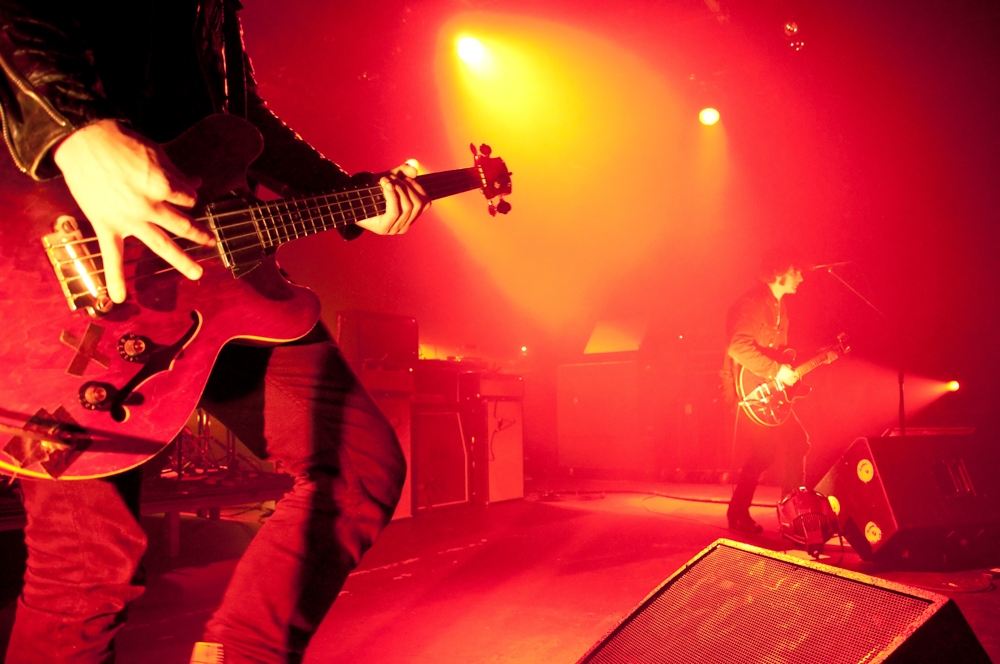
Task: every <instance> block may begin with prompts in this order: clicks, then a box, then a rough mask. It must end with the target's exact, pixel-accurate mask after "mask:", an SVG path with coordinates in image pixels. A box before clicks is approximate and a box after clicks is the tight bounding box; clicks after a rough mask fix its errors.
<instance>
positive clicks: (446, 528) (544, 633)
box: [0, 478, 1000, 664]
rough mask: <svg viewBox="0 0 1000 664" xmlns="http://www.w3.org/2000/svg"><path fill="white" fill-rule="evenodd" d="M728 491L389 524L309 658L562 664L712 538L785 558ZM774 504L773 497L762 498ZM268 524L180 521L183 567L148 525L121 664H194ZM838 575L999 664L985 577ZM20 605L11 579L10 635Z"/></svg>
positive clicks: (578, 493)
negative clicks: (910, 597)
mask: <svg viewBox="0 0 1000 664" xmlns="http://www.w3.org/2000/svg"><path fill="white" fill-rule="evenodd" d="M657 493H659V494H667V495H670V496H682V497H688V498H694V499H699V500H707V501H711V500H716V501H718V502H694V501H688V500H678V499H675V498H668V497H663V496H662V495H655V494H657ZM728 495H729V487H726V486H717V485H676V484H673V485H671V484H663V483H640V482H629V481H614V482H612V481H596V480H589V481H583V480H574V479H571V478H564V479H560V480H557V481H548V482H546V483H544V485H542V483H538V484H537V485H535V486H530V487H529V495H528V497H527V498H526V499H525V500H517V501H510V502H505V503H499V504H495V505H491V506H489V507H485V508H483V507H473V506H458V507H448V508H438V509H436V510H431V511H429V512H427V513H422V514H420V515H418V516H417V517H416V518H412V519H405V520H400V521H395V522H393V523H392V524H390V526H389V527H388V529H387V530H386V531H385V533H384V534H383V536H382V537H381V538H380V539H379V541H378V542H377V543H376V545H375V547H374V548H373V549H372V551H371V552H370V553H369V555H368V556H367V557H366V558H365V560H364V563H363V564H362V566H361V567H360V568H359V569H358V570H356V571H355V572H354V573H353V574H352V575H351V576H350V578H349V579H348V581H347V584H346V585H345V587H344V590H343V592H342V593H341V596H340V597H339V598H338V600H337V602H336V604H335V605H334V608H333V610H332V611H331V612H330V614H329V615H328V616H327V619H326V621H325V622H324V623H323V625H322V627H321V629H320V630H319V632H318V634H317V635H316V637H315V638H314V640H313V642H312V645H311V646H310V650H309V652H308V653H307V656H306V658H305V662H306V663H307V664H310V663H311V664H320V663H324V664H325V663H329V662H378V663H383V662H384V663H387V664H389V663H399V664H404V663H405V664H419V663H425V662H426V663H431V662H434V663H441V662H484V663H485V662H489V663H491V664H497V663H507V662H510V663H525V664H527V663H531V664H536V663H541V662H546V663H549V662H552V663H560V662H565V663H567V664H571V663H572V662H575V661H576V660H577V659H578V658H579V657H580V656H581V655H583V653H585V652H586V651H587V650H588V649H589V648H590V647H591V646H592V645H593V644H594V643H595V642H596V641H597V640H599V639H600V638H601V637H602V636H603V635H604V634H606V633H607V631H608V630H609V629H610V628H612V627H613V626H614V625H615V624H616V623H617V622H618V621H619V620H620V619H621V618H623V617H624V616H625V615H626V614H628V613H629V612H630V611H631V610H632V609H633V608H634V607H635V605H636V604H637V603H638V602H639V601H640V600H641V599H643V598H644V597H645V596H646V595H647V594H648V593H649V592H650V591H651V590H653V588H655V587H656V586H657V585H659V584H660V583H661V582H662V581H663V580H664V579H665V578H666V577H668V576H669V575H670V574H672V573H673V572H674V571H676V570H677V569H678V568H679V567H680V566H681V565H683V564H684V563H685V562H687V561H688V560H689V559H690V558H691V557H692V556H694V555H695V554H696V553H697V552H699V551H700V550H702V549H703V548H705V547H706V546H707V545H708V544H710V543H711V542H713V541H715V540H716V539H718V538H720V537H726V538H730V539H737V540H741V541H745V542H748V543H751V544H755V545H758V546H762V547H765V548H769V549H774V550H782V551H785V550H788V549H789V545H788V544H787V543H786V542H784V541H783V540H782V539H781V538H780V537H779V535H778V532H777V520H776V518H775V514H774V510H773V509H772V508H763V507H761V508H754V511H753V514H754V517H755V518H756V519H757V520H758V521H760V522H761V523H762V524H764V525H765V527H766V530H765V532H764V533H763V534H762V535H760V536H755V537H739V536H737V535H736V534H735V533H732V532H731V531H729V530H727V529H726V520H725V505H724V501H725V500H726V499H727V498H728ZM776 498H777V491H776V490H775V489H773V488H770V487H761V489H760V490H759V492H758V496H757V499H758V501H759V502H770V501H774V500H775V499H776ZM261 514H262V513H261V511H260V510H259V509H252V508H248V509H246V510H226V511H224V516H225V517H226V518H224V519H223V520H220V521H210V520H205V519H197V518H194V517H191V518H184V519H182V521H181V551H180V556H179V557H177V558H170V557H169V556H168V555H167V548H166V539H165V530H166V529H165V524H164V522H163V519H161V518H158V517H146V518H145V523H146V525H147V530H148V531H149V533H150V553H149V555H148V557H147V562H146V568H147V571H148V574H149V576H148V589H147V591H146V593H145V595H144V596H143V597H142V598H140V599H139V600H138V601H137V602H136V603H135V605H134V607H133V609H132V611H131V615H130V618H129V622H128V625H127V626H126V628H125V629H124V630H123V631H122V633H121V635H120V637H119V641H118V647H119V659H118V661H119V662H121V663H124V664H131V663H133V662H135V663H139V662H142V663H144V664H147V663H148V664H159V663H163V664H183V663H185V662H187V657H188V655H189V653H190V650H191V645H192V644H193V642H194V641H196V640H197V639H198V637H199V636H200V629H201V625H202V624H203V623H204V621H205V620H206V619H207V618H208V616H209V614H210V612H211V610H212V608H213V607H214V606H215V604H216V603H217V602H218V601H219V599H220V597H221V594H222V591H223V588H224V587H225V583H226V581H227V579H228V577H229V575H230V574H231V572H232V569H233V566H234V565H235V560H236V558H237V556H238V555H239V554H240V552H241V551H242V550H243V548H244V547H245V546H246V544H247V542H248V541H249V538H250V537H251V536H252V534H253V532H255V530H256V528H257V527H258V524H259V518H260V516H261ZM8 548H9V547H8ZM828 553H829V554H832V555H830V556H826V555H825V556H824V557H823V559H822V560H821V562H827V563H836V562H838V559H839V558H840V551H839V548H837V547H832V548H828ZM801 555H802V556H804V555H805V554H804V553H802V554H801ZM840 566H842V567H845V568H848V569H852V570H855V571H862V572H865V573H869V574H873V575H876V576H882V577H884V578H888V579H891V580H893V581H897V582H900V583H904V584H908V585H917V586H921V587H924V588H927V589H929V590H933V591H935V592H939V593H942V594H945V595H949V596H951V597H953V598H954V599H955V601H956V602H957V603H958V605H959V607H960V608H961V610H962V612H963V614H964V615H965V617H966V619H967V620H968V621H969V623H970V625H971V626H972V629H973V631H974V632H975V633H976V635H977V636H978V637H979V639H980V642H981V643H982V644H983V646H984V648H985V649H986V650H987V652H988V653H989V654H990V656H991V657H992V658H993V660H994V661H996V662H1000V623H998V621H997V620H996V619H997V617H998V616H1000V592H997V591H996V590H995V589H993V586H992V584H991V583H990V582H989V580H988V576H987V575H984V572H986V570H983V569H977V570H966V571H960V572H951V573H929V572H923V573H917V572H902V571H879V570H876V569H874V568H872V567H871V566H870V565H867V564H865V563H862V562H861V561H860V560H859V559H858V558H857V556H856V555H854V554H853V553H851V552H850V551H849V550H848V551H847V553H846V554H845V555H844V556H843V560H842V561H841V562H840ZM14 595H15V593H14V588H13V586H12V584H11V583H10V579H8V582H7V584H6V586H5V592H4V595H3V600H4V606H3V610H2V612H0V618H2V622H3V624H2V626H3V627H4V629H5V630H9V621H10V616H11V615H12V611H13V598H14ZM4 634H6V631H4Z"/></svg>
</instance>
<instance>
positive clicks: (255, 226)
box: [248, 205, 267, 247]
mask: <svg viewBox="0 0 1000 664" xmlns="http://www.w3.org/2000/svg"><path fill="white" fill-rule="evenodd" d="M255 209H256V210H257V211H258V212H259V211H260V209H259V208H258V207H257V206H256V205H251V206H250V207H249V208H248V210H249V212H250V221H251V222H253V230H254V232H255V233H257V240H258V241H259V242H260V246H262V247H266V246H267V243H266V242H265V241H264V236H263V235H261V232H260V224H259V223H257V215H256V214H254V210H255Z"/></svg>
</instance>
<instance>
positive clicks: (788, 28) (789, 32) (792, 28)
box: [785, 21, 799, 37]
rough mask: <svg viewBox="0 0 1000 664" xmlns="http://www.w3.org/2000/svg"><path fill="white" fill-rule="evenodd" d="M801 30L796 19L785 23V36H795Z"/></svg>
mask: <svg viewBox="0 0 1000 664" xmlns="http://www.w3.org/2000/svg"><path fill="white" fill-rule="evenodd" d="M798 32H799V24H798V23H796V22H795V21H789V22H788V23H785V36H786V37H794V36H795V35H796V34H798Z"/></svg>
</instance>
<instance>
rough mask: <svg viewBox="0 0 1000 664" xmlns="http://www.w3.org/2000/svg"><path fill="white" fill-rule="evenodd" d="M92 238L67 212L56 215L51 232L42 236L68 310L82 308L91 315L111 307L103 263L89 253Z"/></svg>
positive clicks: (106, 310)
mask: <svg viewBox="0 0 1000 664" xmlns="http://www.w3.org/2000/svg"><path fill="white" fill-rule="evenodd" d="M95 242H97V239H96V238H93V237H90V238H88V237H84V235H83V232H82V231H81V230H80V224H79V223H78V222H77V220H76V219H74V218H73V217H71V216H69V215H62V216H60V217H59V218H58V219H56V223H55V229H54V230H53V232H52V233H49V234H48V235H45V236H43V237H42V244H43V245H44V246H45V255H46V256H48V257H49V262H50V263H51V264H52V269H54V270H55V273H56V279H57V280H58V281H59V286H60V288H62V292H63V296H64V297H65V298H66V303H67V304H68V305H69V308H70V311H76V310H77V309H86V310H87V312H88V313H89V314H90V315H91V316H98V315H100V314H105V313H107V312H108V311H110V310H111V307H112V302H111V298H110V297H108V289H107V287H106V286H105V284H104V270H103V264H99V260H98V258H97V257H96V256H94V255H92V253H91V250H90V246H91V245H93V244H94V243H95Z"/></svg>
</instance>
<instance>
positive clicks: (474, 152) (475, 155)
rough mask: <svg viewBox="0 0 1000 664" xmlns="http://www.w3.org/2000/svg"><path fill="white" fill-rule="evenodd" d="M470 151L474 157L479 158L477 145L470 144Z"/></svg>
mask: <svg viewBox="0 0 1000 664" xmlns="http://www.w3.org/2000/svg"><path fill="white" fill-rule="evenodd" d="M469 149H470V150H472V156H473V157H478V156H479V152H478V151H476V144H475V143H469Z"/></svg>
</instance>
